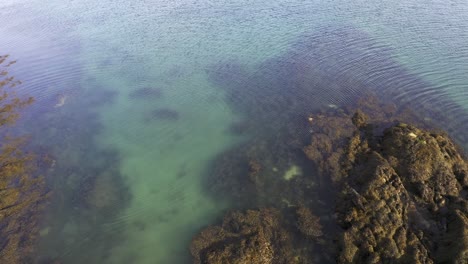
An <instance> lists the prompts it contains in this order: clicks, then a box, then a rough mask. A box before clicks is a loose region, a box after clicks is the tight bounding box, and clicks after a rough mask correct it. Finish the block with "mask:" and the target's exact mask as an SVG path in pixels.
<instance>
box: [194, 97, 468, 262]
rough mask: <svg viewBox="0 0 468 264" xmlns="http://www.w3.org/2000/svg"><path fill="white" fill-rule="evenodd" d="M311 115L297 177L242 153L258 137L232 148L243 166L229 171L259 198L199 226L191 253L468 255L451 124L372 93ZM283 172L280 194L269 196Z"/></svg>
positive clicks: (466, 182) (229, 258)
mask: <svg viewBox="0 0 468 264" xmlns="http://www.w3.org/2000/svg"><path fill="white" fill-rule="evenodd" d="M356 107H357V108H356ZM355 109H359V110H355ZM304 119H305V120H307V122H308V123H309V127H310V129H311V131H313V133H311V135H310V136H309V143H306V144H305V145H304V146H303V147H302V151H301V152H302V155H303V156H305V157H306V158H307V161H305V162H303V163H301V164H303V165H300V166H301V168H302V169H303V170H302V171H301V173H297V175H296V176H294V177H293V178H285V177H283V178H282V176H284V173H283V172H282V173H279V175H277V176H275V174H274V173H268V170H269V169H272V166H273V165H272V164H269V163H266V162H267V161H268V160H261V159H255V160H252V159H251V160H250V161H249V160H248V159H244V161H242V158H240V159H239V158H238V157H242V155H243V154H240V153H244V155H247V156H248V155H251V154H250V153H251V148H253V146H251V148H247V149H242V148H241V149H237V151H234V152H235V153H236V156H237V157H236V156H231V157H233V158H234V159H233V160H232V162H233V164H234V165H233V166H234V167H239V168H237V170H235V171H231V170H229V169H226V170H225V171H224V173H225V174H227V175H229V176H228V178H231V177H240V179H238V180H235V179H229V180H228V181H229V184H230V185H232V186H236V184H237V185H239V186H243V187H237V188H234V189H232V190H231V192H233V193H236V194H237V195H236V196H234V197H235V198H236V199H237V198H243V197H249V200H250V201H253V200H254V201H258V202H257V205H258V206H259V207H254V208H252V203H251V202H250V205H249V203H245V204H243V205H242V206H241V207H242V208H245V209H239V210H233V211H231V212H230V213H228V214H227V215H226V216H225V217H224V220H223V221H222V224H221V225H219V226H218V225H215V226H210V227H207V228H206V229H204V230H202V231H201V233H200V234H198V235H196V236H195V237H194V239H193V241H192V245H191V247H190V250H191V253H192V255H193V258H194V263H467V262H468V202H467V196H468V163H467V161H466V159H464V157H463V155H462V153H461V151H460V149H459V147H457V146H456V145H455V143H453V141H452V140H451V139H450V138H449V137H448V136H447V135H446V134H444V133H440V132H436V131H433V130H431V129H429V128H426V129H421V128H420V127H429V126H430V125H429V124H426V123H424V122H419V121H418V120H417V118H416V116H415V115H413V114H411V112H409V111H396V108H394V107H391V106H388V105H384V104H379V103H378V101H377V100H375V98H372V97H367V98H366V99H363V100H361V101H360V102H359V104H357V105H356V106H355V107H350V108H349V109H343V110H341V111H337V110H329V111H323V112H320V113H316V114H310V115H308V116H305V117H304ZM409 122H412V123H413V124H418V126H419V127H416V126H414V125H412V124H410V123H409ZM251 144H252V145H256V144H261V143H251ZM259 147H260V146H259ZM275 149H276V148H275V147H272V148H271V150H275ZM281 153H282V152H281ZM280 156H281V155H280ZM298 166H299V165H298ZM306 166H310V167H311V169H305V168H306ZM242 167H243V168H244V169H243V170H242V169H240V168H242ZM233 169H234V168H233ZM277 170H281V168H277ZM220 173H221V172H220ZM229 173H230V174H229ZM268 174H270V175H269V176H268V177H267V176H265V175H268ZM276 181H282V183H283V184H282V191H279V192H277V193H276V195H275V196H276V197H278V198H276V199H273V198H272V199H268V198H266V197H265V194H268V193H269V192H270V190H269V189H270V188H272V186H273V188H274V186H275V185H276V184H279V183H275V182H276ZM271 182H273V183H271ZM249 186H250V187H249ZM220 188H224V187H223V186H221V187H220ZM223 190H225V191H226V189H223ZM225 193H229V192H225ZM278 200H279V202H278ZM249 207H250V208H251V209H247V208H249Z"/></svg>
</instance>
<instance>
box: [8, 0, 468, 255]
mask: <svg viewBox="0 0 468 264" xmlns="http://www.w3.org/2000/svg"><path fill="white" fill-rule="evenodd" d="M467 12H468V4H466V3H465V2H464V1H461V0H456V1H450V2H448V3H447V2H443V3H442V2H439V1H431V2H427V1H403V2H402V3H395V1H380V2H379V3H369V2H368V1H351V2H350V1H297V0H289V1H243V0H239V1H218V2H214V1H186V0H181V1H165V0H161V1H159V0H158V1H143V0H138V1H124V0H118V1H110V0H104V1H90V0H82V1H71V0H66V1H63V0H60V1H58V0H51V1H45V2H44V1H34V0H31V1H28V0H22V1H10V0H7V1H2V3H0V23H1V24H2V25H3V26H2V27H1V28H0V34H1V36H2V38H1V39H0V52H1V53H5V54H10V56H11V57H12V58H15V59H18V64H17V65H16V68H15V69H14V72H13V73H14V74H15V76H16V77H17V78H18V79H21V80H23V81H24V83H25V84H24V86H23V88H22V90H21V92H24V93H28V94H32V95H33V96H35V97H36V99H37V102H36V105H35V106H34V107H33V109H32V110H31V111H30V113H28V114H27V115H25V120H26V121H27V122H25V124H24V125H23V127H22V129H23V132H25V133H28V134H33V135H34V137H33V139H34V140H35V141H34V143H35V144H37V145H39V146H42V147H44V148H45V149H47V151H50V152H51V153H53V156H54V158H55V160H56V166H55V168H53V169H51V170H50V173H49V174H50V175H46V176H47V177H49V183H50V185H51V186H52V187H51V188H52V189H53V190H54V194H55V195H54V196H53V201H52V202H51V206H50V210H49V212H48V217H47V219H46V220H45V221H44V223H43V229H42V232H41V242H40V248H41V252H40V255H41V256H40V257H41V258H42V259H44V260H48V259H59V260H60V261H63V263H84V262H88V263H185V262H188V261H189V259H190V258H189V253H188V244H189V242H190V239H191V237H192V236H193V235H194V234H195V233H196V232H197V230H199V229H200V228H201V227H203V226H205V225H207V224H209V223H211V222H213V221H215V220H216V219H217V217H219V216H220V215H221V214H222V213H223V212H224V211H225V210H226V209H227V208H229V204H230V203H229V201H223V200H221V199H216V198H213V196H211V195H210V194H209V193H207V191H206V188H204V186H203V185H204V184H206V183H205V182H204V178H205V177H206V175H207V174H209V171H210V166H211V162H212V161H213V160H214V159H215V158H216V157H217V155H219V154H220V153H221V152H223V151H225V150H227V149H229V148H230V147H233V146H235V145H236V144H238V143H239V142H242V141H245V140H248V139H249V138H254V137H258V136H261V135H262V133H265V130H270V132H273V133H274V128H275V126H278V124H275V126H273V125H272V126H273V131H271V130H272V127H271V126H269V124H259V125H258V130H256V132H252V133H246V134H243V135H236V134H233V133H229V127H230V126H231V124H233V123H235V122H237V121H239V120H242V119H245V118H246V116H245V113H243V112H242V111H239V110H238V109H235V107H232V104H230V103H229V102H228V100H226V96H227V94H226V90H225V89H223V87H220V86H223V84H225V85H229V82H230V83H236V85H239V84H241V85H240V86H242V84H243V83H245V85H246V86H250V87H251V88H249V89H246V92H245V94H244V95H243V96H242V97H239V98H236V99H235V100H234V101H236V100H237V101H240V102H242V101H248V100H249V98H250V97H257V99H261V98H258V97H261V94H260V95H259V93H256V92H255V91H256V90H255V89H256V85H258V86H259V87H260V86H262V85H263V84H260V83H259V82H261V81H262V80H263V81H265V83H268V82H269V81H271V82H272V84H271V85H272V86H274V85H276V84H277V83H278V82H275V81H272V80H275V77H277V76H284V77H285V78H287V77H288V76H290V75H288V74H287V73H279V72H278V71H279V70H284V71H285V72H287V71H290V70H291V67H289V66H287V65H286V66H281V65H282V63H291V62H294V63H296V62H297V63H298V65H299V64H300V63H303V62H304V61H307V60H309V59H311V58H314V59H316V61H313V63H311V64H312V65H313V68H316V70H311V71H310V73H308V72H307V71H305V73H304V74H310V77H308V78H306V79H307V80H309V79H313V78H321V79H322V80H324V81H323V82H324V83H325V84H326V85H324V89H323V90H319V91H310V92H311V94H314V100H313V101H311V102H310V104H311V105H312V106H311V107H312V108H314V107H318V106H320V105H327V104H336V105H340V104H343V103H345V102H346V100H348V99H349V98H348V97H351V96H352V95H354V94H356V93H357V92H358V91H359V90H360V87H359V86H357V85H356V83H361V82H368V83H373V84H375V87H377V88H376V90H377V91H378V92H385V93H389V94H392V96H394V98H390V97H389V100H393V99H395V98H396V99H397V100H400V101H403V102H416V103H417V105H418V107H421V106H424V105H426V106H427V105H431V104H439V105H440V108H436V109H435V110H434V111H436V112H437V111H440V112H443V113H444V115H447V118H448V119H453V120H452V121H451V122H449V123H450V124H451V125H450V126H449V127H448V130H449V131H450V132H451V133H454V134H463V131H464V128H463V126H462V124H464V121H466V120H467V118H466V114H465V112H460V109H461V108H463V107H465V108H468V77H467V74H466V73H467V72H468V48H467V46H466V43H468V31H467V30H466V29H467V28H468V19H467V18H466V14H467ZM345 33H346V34H348V36H341V35H340V34H345ZM307 42H310V43H314V44H313V45H311V46H307V45H306V44H304V43H307ZM298 43H299V44H298ZM382 53H385V54H387V55H385V56H382V55H380V54H382ZM311 54H312V55H311ZM369 58H370V59H369ZM302 59H303V60H304V61H302ZM390 60H391V63H390V62H389V61H390ZM309 62H310V61H309ZM309 62H307V63H309ZM223 63H227V64H229V63H233V64H236V65H241V66H242V68H243V71H242V74H243V75H242V76H241V77H242V78H239V79H236V78H233V77H226V78H223V71H226V69H225V68H222V67H220V66H219V65H220V64H223ZM373 63H375V65H374V64H373ZM309 66H310V65H309ZM396 66H398V67H400V68H398V69H404V70H405V71H406V72H407V73H408V74H411V76H409V75H408V74H406V75H404V74H401V75H399V74H395V75H392V74H393V73H400V71H399V70H398V69H397V70H395V67H396ZM298 67H300V66H298ZM392 70H395V71H392ZM298 71H300V68H299V70H298ZM227 72H229V70H228V71H227ZM314 74H316V75H314ZM335 75H338V76H345V77H346V78H348V79H347V80H349V83H347V82H341V81H340V82H333V81H332V80H333V79H334V76H335ZM213 76H215V77H213ZM414 76H417V78H416V77H414ZM216 78H218V79H222V81H219V80H218V81H213V79H216ZM346 78H345V79H346ZM328 79H330V81H329V83H327V81H326V80H328ZM223 80H224V81H225V82H223ZM256 80H258V81H256ZM355 80H358V81H356V82H355ZM422 82H424V85H422V84H421V83H422ZM285 83H286V84H287V83H288V82H287V81H285ZM381 83H385V85H380V84H381ZM254 84H256V85H254ZM278 85H279V84H278ZM143 87H151V88H156V89H158V91H160V92H161V95H160V96H151V95H150V94H149V95H146V96H140V97H138V96H137V97H132V96H130V95H131V93H132V92H134V91H135V90H136V89H139V88H143ZM343 87H344V88H343ZM379 87H381V89H380V88H379ZM393 87H395V91H396V92H395V93H392V91H393V90H392V89H393ZM103 91H105V93H104V92H103ZM284 92H285V93H288V88H287V85H285V88H284ZM60 97H64V98H66V99H65V100H64V102H63V105H60V106H57V105H58V104H60ZM56 106H57V107H56ZM280 107H281V106H280V105H278V108H280ZM157 109H159V110H161V109H162V110H168V109H169V110H170V113H172V115H170V114H169V116H168V115H163V116H161V115H157V114H156V115H151V113H152V111H154V110H157ZM422 109H423V112H424V111H425V110H424V108H422ZM280 110H281V109H274V110H272V111H273V112H274V111H280ZM166 113H167V112H166ZM174 113H177V114H176V116H174ZM423 114H424V113H423ZM272 123H274V122H272ZM262 128H264V129H262ZM103 151H107V152H103ZM109 153H110V154H109ZM96 175H97V176H96ZM102 175H104V176H102ZM106 175H107V176H106ZM109 175H110V176H109ZM96 177H97V178H99V179H104V180H103V182H104V184H101V185H98V184H96V183H95V182H96V180H95V178H96ZM117 178H118V184H115V186H114V185H112V184H109V182H111V181H112V180H115V179H117ZM109 179H110V180H109ZM106 180H107V181H108V182H106ZM116 182H117V180H116ZM106 183H107V184H106ZM90 186H91V187H90ZM93 186H98V187H99V188H102V189H99V188H98V187H93ZM109 186H110V187H109ZM96 188H98V189H97V190H96ZM96 193H98V194H96ZM106 210H108V211H110V212H105V211H106ZM103 212H104V213H103Z"/></svg>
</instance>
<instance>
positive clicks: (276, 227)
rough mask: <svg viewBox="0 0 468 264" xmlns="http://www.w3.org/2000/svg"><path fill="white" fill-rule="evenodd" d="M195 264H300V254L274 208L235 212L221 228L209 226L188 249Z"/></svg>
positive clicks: (227, 217) (225, 218) (224, 221)
mask: <svg viewBox="0 0 468 264" xmlns="http://www.w3.org/2000/svg"><path fill="white" fill-rule="evenodd" d="M190 251H191V253H192V255H193V256H194V263H209V264H221V263H236V264H266V263H300V262H299V260H300V255H301V252H300V250H298V249H297V248H296V247H295V246H294V244H293V235H292V232H290V231H289V230H288V229H287V225H286V224H285V220H284V219H283V216H282V214H281V213H280V211H279V210H277V209H271V208H268V209H260V210H247V211H246V212H245V213H242V212H239V211H234V212H231V213H229V214H228V215H226V216H225V217H224V220H223V223H222V225H221V226H212V227H208V228H206V229H205V230H203V231H202V232H201V233H200V234H199V235H197V236H196V237H195V238H194V239H193V241H192V245H191V247H190Z"/></svg>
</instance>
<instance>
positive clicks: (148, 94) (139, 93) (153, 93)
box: [128, 87, 163, 99]
mask: <svg viewBox="0 0 468 264" xmlns="http://www.w3.org/2000/svg"><path fill="white" fill-rule="evenodd" d="M162 96H163V91H162V90H161V89H159V88H152V87H143V88H138V89H135V90H133V91H132V92H130V93H129V94H128V97H130V98H131V99H158V98H161V97H162Z"/></svg>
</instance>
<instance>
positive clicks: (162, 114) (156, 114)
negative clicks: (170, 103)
mask: <svg viewBox="0 0 468 264" xmlns="http://www.w3.org/2000/svg"><path fill="white" fill-rule="evenodd" d="M179 118H180V114H179V112H177V111H175V110H172V109H169V108H159V109H155V110H153V111H151V112H149V113H148V114H147V115H146V117H145V120H146V121H150V120H167V121H177V120H179Z"/></svg>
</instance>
